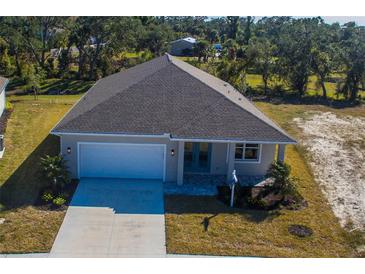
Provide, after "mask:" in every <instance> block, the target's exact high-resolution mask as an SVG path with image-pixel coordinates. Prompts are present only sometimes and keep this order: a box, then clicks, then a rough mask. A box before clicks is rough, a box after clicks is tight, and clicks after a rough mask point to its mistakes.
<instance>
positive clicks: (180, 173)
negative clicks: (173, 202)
mask: <svg viewBox="0 0 365 274" xmlns="http://www.w3.org/2000/svg"><path fill="white" fill-rule="evenodd" d="M184 144H185V143H184V142H183V141H179V144H178V150H177V184H178V185H182V184H183V183H184Z"/></svg>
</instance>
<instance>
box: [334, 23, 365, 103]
mask: <svg viewBox="0 0 365 274" xmlns="http://www.w3.org/2000/svg"><path fill="white" fill-rule="evenodd" d="M340 46H341V50H340V52H339V55H340V59H341V60H342V62H343V67H344V73H345V74H346V77H345V79H344V81H342V82H340V83H339V87H338V92H340V93H343V94H344V95H345V96H346V98H348V99H349V100H350V101H354V100H355V99H356V98H357V96H358V92H359V89H360V86H361V85H362V83H363V80H364V77H365V29H364V28H362V27H358V26H356V25H355V24H354V23H348V24H346V25H345V26H344V28H343V30H342V41H341V43H340Z"/></svg>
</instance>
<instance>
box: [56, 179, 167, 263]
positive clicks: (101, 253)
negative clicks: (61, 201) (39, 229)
mask: <svg viewBox="0 0 365 274" xmlns="http://www.w3.org/2000/svg"><path fill="white" fill-rule="evenodd" d="M165 256H166V247H165V219H164V205H163V186H162V182H161V181H153V180H118V179H82V180H80V183H79V186H78V187H77V190H76V192H75V194H74V197H73V199H72V202H71V205H70V207H69V208H68V210H67V213H66V216H65V219H64V221H63V223H62V226H61V228H60V231H59V232H58V235H57V237H56V240H55V242H54V244H53V247H52V250H51V253H50V257H165Z"/></svg>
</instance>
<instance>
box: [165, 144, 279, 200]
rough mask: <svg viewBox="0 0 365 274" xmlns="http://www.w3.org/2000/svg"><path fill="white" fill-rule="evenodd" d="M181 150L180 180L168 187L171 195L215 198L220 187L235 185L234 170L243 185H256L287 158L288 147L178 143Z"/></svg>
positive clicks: (179, 162)
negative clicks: (217, 187)
mask: <svg viewBox="0 0 365 274" xmlns="http://www.w3.org/2000/svg"><path fill="white" fill-rule="evenodd" d="M177 148H178V149H177V178H176V181H175V182H167V183H166V184H165V185H166V191H165V192H167V193H171V194H175V193H178V192H181V193H198V194H197V195H199V193H211V194H206V195H214V193H216V186H217V185H222V184H225V183H228V182H231V180H232V173H233V171H234V170H236V174H237V175H238V177H239V178H240V179H241V180H240V181H241V184H244V185H255V184H258V183H260V182H262V180H264V178H265V176H266V173H267V170H268V169H269V167H270V165H271V163H272V162H273V161H274V160H278V161H281V162H283V161H284V158H285V144H275V143H252V142H250V143H234V142H222V141H220V142H219V141H216V142H198V141H189V142H186V141H178V145H177ZM203 185H204V186H203ZM191 189H196V190H194V191H192V190H191ZM178 190H179V191H178ZM191 195H194V194H191ZM200 195H203V194H200Z"/></svg>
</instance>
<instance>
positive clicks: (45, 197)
mask: <svg viewBox="0 0 365 274" xmlns="http://www.w3.org/2000/svg"><path fill="white" fill-rule="evenodd" d="M41 199H42V201H43V202H45V203H49V202H51V201H52V200H53V199H54V196H53V193H52V191H49V190H45V191H44V192H43V194H42V197H41Z"/></svg>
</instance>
